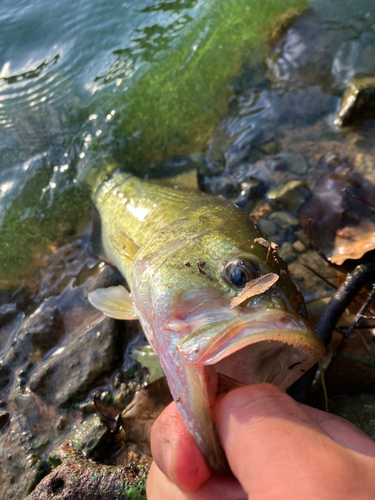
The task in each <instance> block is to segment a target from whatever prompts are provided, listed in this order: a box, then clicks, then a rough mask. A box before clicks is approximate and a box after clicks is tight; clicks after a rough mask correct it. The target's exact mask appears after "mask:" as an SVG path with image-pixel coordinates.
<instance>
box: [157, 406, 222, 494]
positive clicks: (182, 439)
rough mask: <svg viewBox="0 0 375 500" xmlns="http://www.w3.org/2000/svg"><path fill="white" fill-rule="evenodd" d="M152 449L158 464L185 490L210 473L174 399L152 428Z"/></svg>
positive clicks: (199, 484)
mask: <svg viewBox="0 0 375 500" xmlns="http://www.w3.org/2000/svg"><path fill="white" fill-rule="evenodd" d="M151 450H152V455H153V458H154V460H155V462H156V464H157V466H158V468H159V469H160V470H161V471H162V472H163V473H164V474H165V475H166V476H167V477H168V478H169V479H170V480H171V481H172V482H173V483H175V484H176V485H177V486H178V487H179V488H182V489H184V490H189V491H194V490H196V489H197V488H199V487H200V486H201V485H202V484H203V483H204V482H205V481H207V479H208V478H209V477H210V476H211V474H212V473H211V471H210V469H209V468H208V466H207V464H206V462H205V460H204V458H203V456H202V453H201V452H200V450H199V448H198V445H197V444H196V442H195V440H194V438H193V437H192V436H191V435H190V434H189V433H188V431H187V430H186V427H185V425H184V423H183V422H182V419H181V417H180V414H179V412H178V410H177V408H176V405H175V403H172V404H170V405H169V406H168V407H167V408H166V409H165V410H164V411H163V413H162V414H161V415H160V416H159V418H158V419H157V420H156V422H155V424H154V426H153V428H152V432H151ZM160 498H162V497H160Z"/></svg>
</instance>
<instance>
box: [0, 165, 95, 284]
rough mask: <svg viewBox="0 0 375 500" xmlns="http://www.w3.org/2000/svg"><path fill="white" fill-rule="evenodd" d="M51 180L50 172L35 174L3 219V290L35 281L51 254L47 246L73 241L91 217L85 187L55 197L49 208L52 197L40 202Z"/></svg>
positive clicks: (0, 279)
mask: <svg viewBox="0 0 375 500" xmlns="http://www.w3.org/2000/svg"><path fill="white" fill-rule="evenodd" d="M50 176H51V172H50V169H48V168H45V169H42V170H41V171H40V172H38V173H37V174H35V175H34V177H32V178H31V179H30V180H29V181H28V182H27V183H26V185H25V187H24V189H23V192H22V195H21V196H19V197H18V198H17V199H16V200H14V201H13V202H12V203H11V205H10V207H9V208H8V210H7V212H6V214H5V216H4V219H3V223H2V226H1V229H0V287H1V288H13V287H14V286H17V284H18V283H20V282H21V281H22V280H27V279H29V278H33V277H34V276H35V273H36V271H37V270H38V268H40V267H41V266H42V265H43V264H44V262H41V256H43V255H46V254H48V253H50V250H49V249H48V246H49V245H51V244H52V243H53V242H54V243H62V241H61V240H64V239H65V240H66V239H68V238H71V236H72V235H73V234H74V233H75V232H76V228H77V225H78V224H79V223H81V222H82V220H83V219H84V218H85V213H86V215H88V213H89V206H90V198H89V192H88V189H87V188H85V187H82V186H80V187H71V188H70V189H67V190H66V191H63V192H61V193H56V194H54V197H53V202H52V204H51V207H50V206H49V205H50V202H51V200H50V198H49V196H45V197H43V198H41V192H42V189H43V187H44V186H46V185H48V182H49V180H50ZM86 218H87V217H86ZM42 260H43V259H42Z"/></svg>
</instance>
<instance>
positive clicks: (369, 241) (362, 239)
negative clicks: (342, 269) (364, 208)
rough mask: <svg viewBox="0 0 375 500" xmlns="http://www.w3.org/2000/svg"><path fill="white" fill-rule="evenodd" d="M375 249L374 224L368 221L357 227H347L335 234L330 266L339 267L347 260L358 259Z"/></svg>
mask: <svg viewBox="0 0 375 500" xmlns="http://www.w3.org/2000/svg"><path fill="white" fill-rule="evenodd" d="M374 249H375V224H374V223H373V222H371V221H369V220H365V221H362V222H361V223H360V224H359V225H358V226H349V227H346V228H344V229H340V231H337V232H336V238H335V247H334V249H333V253H332V256H331V262H332V264H337V265H339V266H341V264H342V263H343V262H345V261H346V260H347V259H360V258H361V257H363V255H364V254H365V253H367V252H369V251H370V250H374Z"/></svg>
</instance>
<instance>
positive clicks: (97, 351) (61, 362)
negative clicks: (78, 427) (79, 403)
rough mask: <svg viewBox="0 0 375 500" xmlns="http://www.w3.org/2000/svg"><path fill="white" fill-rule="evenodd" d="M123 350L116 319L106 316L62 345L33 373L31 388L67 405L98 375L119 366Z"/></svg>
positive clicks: (85, 390) (91, 386)
mask: <svg viewBox="0 0 375 500" xmlns="http://www.w3.org/2000/svg"><path fill="white" fill-rule="evenodd" d="M85 330H86V328H85ZM121 352H122V350H121V349H120V348H119V338H118V330H117V328H116V327H115V322H114V320H113V319H111V318H106V317H102V319H101V320H100V321H98V322H96V323H94V324H93V325H91V326H89V327H88V329H87V330H86V331H84V333H82V334H81V335H80V336H78V338H77V339H76V340H75V341H74V342H72V343H70V344H68V345H67V346H65V347H64V348H63V349H58V350H57V351H56V352H55V353H54V354H53V355H52V356H51V357H50V358H49V359H48V361H47V362H46V363H44V364H43V365H42V366H41V367H40V368H39V369H38V370H37V371H36V373H35V374H33V376H32V377H31V379H30V383H29V388H30V389H31V390H32V391H34V392H36V393H37V394H39V395H40V396H42V397H43V398H45V399H46V400H48V401H51V402H54V403H55V404H57V405H59V406H64V405H66V404H68V403H69V402H72V401H76V400H79V399H80V398H82V397H83V396H85V395H86V394H87V392H88V391H89V390H90V389H91V388H93V387H95V383H96V382H97V381H98V379H99V378H100V377H103V376H104V375H106V374H107V373H108V372H109V371H110V370H111V369H112V368H113V367H114V366H115V364H116V362H117V361H118V357H119V356H120V354H121Z"/></svg>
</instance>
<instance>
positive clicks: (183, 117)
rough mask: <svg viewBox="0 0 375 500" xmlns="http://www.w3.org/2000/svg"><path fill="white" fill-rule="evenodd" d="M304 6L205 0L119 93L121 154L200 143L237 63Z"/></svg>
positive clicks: (152, 153) (157, 153) (276, 0)
mask: <svg viewBox="0 0 375 500" xmlns="http://www.w3.org/2000/svg"><path fill="white" fill-rule="evenodd" d="M304 8H306V3H305V2H303V1H301V0H282V1H280V0H227V1H217V0H216V1H211V2H208V3H207V5H206V7H205V9H204V10H203V12H202V13H201V15H200V16H199V19H198V20H196V22H195V24H194V26H193V27H191V28H190V30H189V31H188V32H187V33H185V36H184V37H182V39H181V40H180V42H179V43H178V44H176V46H175V47H174V48H173V50H172V51H171V52H170V53H167V54H164V56H163V57H159V59H158V60H157V61H156V62H155V63H154V65H153V66H152V67H151V68H150V70H149V71H148V72H147V73H145V74H144V75H143V77H141V78H140V79H139V80H138V81H137V82H136V85H135V86H134V87H133V88H131V89H130V90H129V91H128V92H127V93H125V94H124V95H123V97H122V105H123V107H124V108H125V109H124V111H123V112H120V113H119V114H120V115H121V116H120V118H119V116H118V114H117V113H116V117H117V119H119V120H120V122H119V123H118V128H117V131H116V134H117V135H118V136H127V137H130V138H131V139H130V143H129V144H128V151H126V152H123V155H122V159H123V160H124V159H128V160H129V162H132V161H133V162H134V161H136V162H139V161H142V160H144V159H145V158H146V160H147V159H148V160H149V159H153V160H155V159H163V158H165V157H167V156H169V155H171V154H174V153H181V152H191V151H200V150H202V149H204V148H205V146H206V145H207V142H208V139H209V137H210V136H211V134H212V132H213V128H214V127H215V125H216V123H217V122H218V120H219V118H220V116H221V115H222V114H223V112H224V111H225V109H226V106H227V101H228V97H229V95H230V93H231V85H230V83H231V81H232V80H233V78H234V77H235V76H236V75H237V74H238V72H239V71H240V68H241V65H242V64H243V63H244V62H245V61H248V60H249V59H251V57H252V54H253V53H254V52H257V53H258V54H259V52H261V51H262V50H264V47H265V45H266V42H267V38H268V36H272V37H274V36H275V35H274V33H273V32H274V27H275V25H278V24H280V23H279V19H280V16H281V15H282V14H283V16H282V17H283V23H282V25H283V24H285V18H288V17H291V18H295V17H296V12H298V13H300V12H301V11H302V10H303V9H304ZM288 9H290V14H289V16H288V14H287V15H286V16H285V11H287V10H288ZM262 46H263V49H262ZM124 105H125V106H124Z"/></svg>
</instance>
